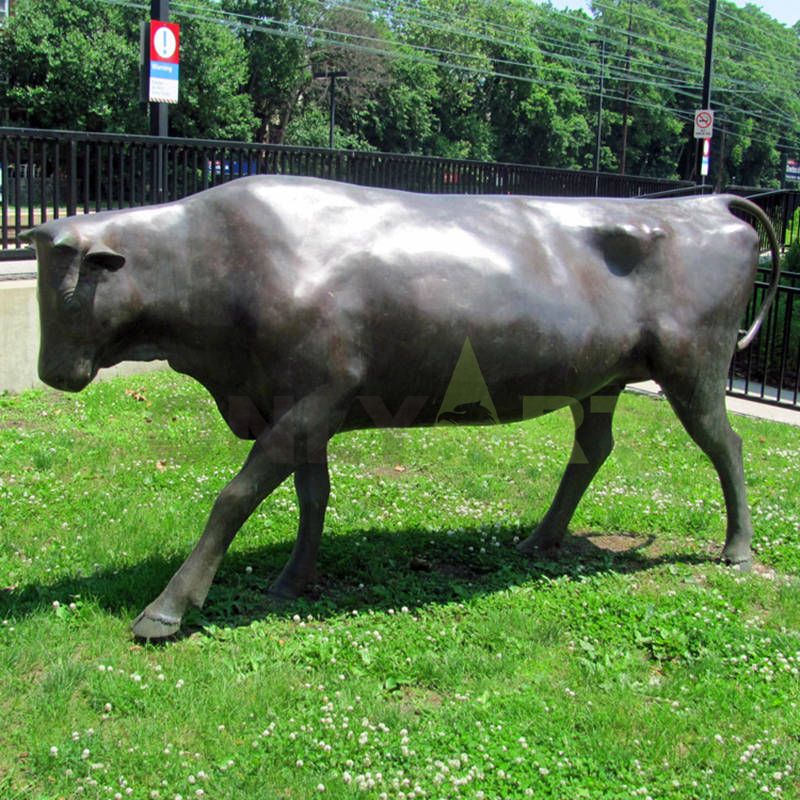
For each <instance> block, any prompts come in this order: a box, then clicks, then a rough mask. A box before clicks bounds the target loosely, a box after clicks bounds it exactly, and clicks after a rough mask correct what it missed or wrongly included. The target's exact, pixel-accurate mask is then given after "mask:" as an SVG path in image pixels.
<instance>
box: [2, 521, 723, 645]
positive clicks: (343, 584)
mask: <svg viewBox="0 0 800 800" xmlns="http://www.w3.org/2000/svg"><path fill="white" fill-rule="evenodd" d="M526 530H528V528H527V526H525V528H524V529H523V527H522V526H519V527H516V526H512V527H505V528H500V529H489V530H488V532H487V529H486V528H485V527H484V528H472V529H470V528H468V529H465V530H460V531H458V532H449V531H441V530H429V529H421V528H409V529H406V530H399V531H398V530H362V531H355V532H352V533H350V534H347V535H340V536H335V537H330V538H329V539H328V540H327V541H326V542H325V543H324V544H323V547H322V551H321V554H320V562H319V563H320V574H321V576H322V577H321V580H320V581H319V583H318V584H316V585H314V586H312V587H311V588H310V589H309V591H308V592H307V593H306V595H305V596H304V597H302V598H299V599H298V600H295V601H289V602H284V603H281V604H280V605H278V604H276V603H275V602H274V601H273V600H272V599H271V598H269V597H268V593H267V592H268V588H269V584H270V582H271V581H272V580H273V579H274V577H275V576H276V575H277V574H278V572H279V571H280V569H281V567H282V566H283V564H284V563H285V561H286V560H287V559H288V557H289V552H290V550H291V546H292V544H293V541H291V540H289V539H287V540H286V541H285V542H282V543H280V544H276V545H270V546H267V547H261V548H257V549H253V550H249V551H235V552H233V553H230V554H228V556H227V557H226V559H225V561H224V562H223V565H222V568H221V569H220V571H219V573H218V575H217V578H216V580H215V582H214V585H213V586H212V587H211V591H210V593H209V596H208V599H207V601H206V604H205V607H204V608H203V609H201V610H196V609H195V610H192V611H190V612H189V613H188V614H187V616H186V618H185V620H184V631H185V632H186V633H192V632H195V631H197V630H198V629H200V628H202V627H204V626H209V625H214V626H217V627H238V626H243V625H248V624H250V623H251V622H252V621H254V620H258V619H263V618H265V617H267V616H269V615H277V616H281V617H284V616H291V615H293V614H296V613H300V614H303V615H305V614H309V613H311V614H313V615H314V616H315V617H317V618H318V619H319V618H325V617H327V616H330V615H333V614H339V613H343V612H348V611H351V610H354V609H357V610H368V609H373V610H376V611H377V610H388V609H390V608H398V609H399V608H401V607H402V606H407V607H409V608H411V609H414V608H420V607H423V606H426V605H431V604H446V603H452V602H464V601H468V600H470V599H471V598H473V597H477V596H481V595H487V594H491V593H494V592H497V591H500V590H503V589H508V588H510V587H512V586H517V585H520V584H530V583H531V582H534V583H535V582H541V583H546V582H548V581H552V580H554V579H556V578H559V577H564V576H567V577H572V578H578V577H585V576H591V575H595V574H599V573H603V572H617V573H629V572H638V571H646V570H651V569H654V568H656V567H659V566H662V565H664V564H683V565H694V564H701V563H708V562H710V561H713V560H714V559H713V557H711V556H710V555H708V554H698V553H685V552H670V553H664V554H658V553H656V554H653V553H652V552H648V551H649V549H650V548H651V546H652V545H653V543H654V542H655V540H656V537H655V536H652V535H647V536H645V535H635V534H619V533H614V534H610V533H609V534H606V533H597V532H595V533H586V534H580V535H568V536H567V537H566V540H565V542H564V545H563V546H562V547H561V548H560V549H559V551H558V552H557V553H556V554H554V555H538V556H526V555H523V554H521V553H519V552H518V551H517V550H516V549H515V547H514V542H515V539H516V537H519V538H523V537H524V536H525V535H526V533H525V531H526ZM181 560H182V559H181V558H179V557H172V558H161V557H159V556H152V557H150V558H148V559H145V560H143V561H140V562H138V563H137V564H134V565H131V566H127V567H122V568H119V569H115V570H100V571H97V572H95V573H93V574H91V575H88V576H74V577H68V578H64V579H62V580H60V581H57V582H54V583H49V584H28V585H25V586H19V587H15V588H13V589H3V590H0V618H3V619H6V618H14V619H16V620H18V621H19V620H21V619H23V618H24V617H26V616H29V615H31V614H34V613H37V612H40V611H41V610H43V609H44V608H47V607H48V606H50V604H51V603H52V602H53V600H59V602H61V603H65V602H69V600H70V599H71V598H73V597H75V596H80V597H81V598H83V599H84V600H86V599H91V601H92V602H95V603H97V605H98V606H99V607H100V608H102V609H104V610H105V611H108V612H110V613H112V614H116V615H120V616H123V617H126V616H129V617H130V618H131V619H133V617H134V616H135V615H136V613H138V611H139V610H141V608H142V607H144V606H145V605H146V604H147V603H148V602H149V601H150V600H152V599H153V598H154V597H155V596H156V595H157V594H158V593H159V592H160V591H161V590H162V589H163V588H164V585H165V584H166V583H167V581H168V580H169V578H170V577H171V576H172V574H173V573H174V572H175V570H176V569H177V568H178V567H179V566H180V563H181ZM248 568H250V569H248Z"/></svg>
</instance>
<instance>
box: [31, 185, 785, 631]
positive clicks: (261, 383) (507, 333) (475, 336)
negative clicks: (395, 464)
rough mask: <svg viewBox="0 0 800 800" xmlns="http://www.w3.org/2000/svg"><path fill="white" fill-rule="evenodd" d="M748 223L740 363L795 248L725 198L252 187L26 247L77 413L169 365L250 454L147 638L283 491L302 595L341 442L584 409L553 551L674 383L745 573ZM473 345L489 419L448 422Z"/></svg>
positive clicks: (51, 364)
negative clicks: (787, 250) (759, 229)
mask: <svg viewBox="0 0 800 800" xmlns="http://www.w3.org/2000/svg"><path fill="white" fill-rule="evenodd" d="M732 209H733V210H738V211H743V212H746V213H747V214H749V215H751V216H753V217H756V218H757V219H759V220H760V221H761V222H762V223H763V224H764V225H765V226H766V227H767V230H768V231H769V236H770V241H771V246H772V250H773V275H772V279H771V284H770V288H769V290H768V295H767V299H766V301H765V303H764V306H763V307H762V309H761V311H760V313H759V315H758V317H757V318H756V320H755V322H754V323H753V325H752V327H751V328H750V330H749V331H748V332H747V333H746V334H745V336H744V338H743V339H742V340H741V341H740V342H739V345H740V346H745V345H746V344H747V343H749V341H750V340H751V339H752V338H753V336H754V335H755V333H756V331H757V330H758V327H759V325H760V324H761V320H762V319H763V317H764V313H765V311H766V307H767V306H768V305H769V302H770V301H771V300H772V298H773V296H774V294H775V290H776V287H777V281H778V272H779V266H778V243H777V241H776V239H775V235H774V232H773V231H772V228H771V226H770V225H769V221H768V219H767V218H766V216H765V215H764V213H763V212H762V211H761V210H760V209H758V208H757V207H756V206H754V205H753V204H752V203H750V202H748V201H745V200H742V199H739V198H735V197H730V196H711V197H702V198H684V199H673V200H611V199H592V200H588V199H552V198H536V197H516V196H513V197H512V196H463V195H447V196H442V195H438V196H437V195H422V194H411V193H406V192H398V191H388V190H380V189H371V188H362V187H357V186H350V185H343V184H338V183H332V182H327V181H321V180H315V179H310V178H290V177H251V178H243V179H240V180H236V181H233V182H231V183H228V184H225V185H222V186H219V187H216V188H213V189H209V190H207V191H205V192H201V193H200V194H196V195H193V196H191V197H187V198H185V199H183V200H180V201H177V202H174V203H167V204H164V205H161V206H156V207H149V208H140V209H131V210H125V211H111V212H106V213H101V214H96V215H92V216H83V217H69V218H65V219H59V220H56V221H52V222H47V223H45V224H43V225H41V226H39V227H37V228H34V229H33V230H31V231H28V232H27V233H26V234H24V237H25V238H26V239H27V240H28V241H32V242H33V243H35V246H36V252H37V258H38V269H39V305H40V314H41V330H42V341H41V352H40V358H39V374H40V376H41V378H42V380H43V381H45V382H46V383H48V384H50V385H51V386H54V387H56V388H59V389H65V390H69V391H78V390H80V389H82V388H83V387H85V386H86V385H87V384H88V383H89V382H90V381H91V380H92V379H93V378H94V376H95V375H96V373H97V371H98V369H99V368H100V367H107V366H111V365H113V364H116V363H118V362H120V361H123V360H151V359H166V360H167V361H168V362H169V364H170V366H171V367H172V368H173V369H175V370H178V371H179V372H183V373H187V374H188V375H191V376H192V377H194V378H195V379H196V380H198V381H199V382H200V383H202V384H203V385H204V386H205V387H206V388H207V389H208V391H209V392H210V393H211V394H212V395H213V397H214V399H215V400H216V403H217V405H218V407H219V410H220V412H221V413H222V415H223V417H224V418H225V420H226V422H227V423H228V425H229V426H230V428H231V430H232V431H233V432H234V433H235V434H236V435H237V436H240V437H242V438H248V439H253V440H255V444H254V446H253V449H252V451H251V453H250V455H249V457H248V458H247V461H246V462H245V464H244V466H243V467H242V469H241V471H240V472H239V474H238V475H237V476H236V477H235V478H234V479H233V480H232V481H231V482H230V483H229V484H228V485H227V486H226V487H225V488H224V489H223V490H222V492H221V493H220V495H219V497H218V498H217V500H216V502H215V503H214V506H213V509H212V511H211V515H210V518H209V520H208V522H207V524H206V527H205V530H204V532H203V535H202V537H201V538H200V540H199V542H198V544H197V546H196V547H195V549H194V550H193V551H192V553H191V554H190V555H189V557H188V558H187V559H186V561H185V562H184V563H183V565H182V566H181V567H180V568H179V569H178V571H177V572H176V573H175V575H174V576H173V577H172V579H171V580H170V581H169V583H168V585H167V586H166V588H165V589H164V591H163V592H162V593H161V594H160V595H159V597H157V598H156V599H155V600H154V601H153V602H152V603H150V604H149V605H148V606H147V608H146V609H145V610H144V611H143V612H142V613H141V614H140V616H139V617H138V618H137V619H136V621H135V622H134V625H133V631H134V633H135V634H136V635H137V636H140V637H143V638H147V639H157V638H162V637H166V636H169V635H171V634H174V633H175V632H176V631H177V630H178V628H179V626H180V623H181V618H182V616H183V614H184V612H185V611H186V610H187V608H188V607H189V606H190V605H196V606H200V605H202V603H203V602H204V601H205V598H206V595H207V593H208V590H209V587H210V585H211V582H212V580H213V578H214V575H215V573H216V571H217V568H218V567H219V565H220V562H221V561H222V558H223V556H224V554H225V552H226V549H227V548H228V545H229V544H230V542H231V540H232V539H233V537H234V535H235V534H236V532H237V531H238V530H239V528H240V527H241V525H242V524H243V523H244V521H245V520H246V519H247V518H248V516H249V515H250V514H251V513H252V512H253V510H254V509H255V508H256V507H257V506H258V504H259V503H260V502H261V501H262V500H263V499H264V498H265V497H266V496H267V495H268V494H269V493H270V492H272V491H273V489H275V488H276V487H277V486H278V485H279V484H280V483H281V482H282V481H284V480H285V479H286V478H287V477H288V476H290V475H294V481H295V487H296V490H297V498H298V503H299V511H300V515H299V516H300V520H299V530H298V535H297V540H296V543H295V546H294V550H293V552H292V555H291V558H290V559H289V562H288V563H287V564H286V566H285V567H284V569H283V571H282V572H281V574H280V575H279V576H278V578H277V579H276V580H275V582H274V583H273V585H272V587H271V591H272V592H274V593H275V594H276V595H278V596H283V597H294V596H297V595H298V594H299V593H300V592H301V591H302V590H303V588H304V587H305V586H306V585H307V583H308V582H309V580H311V579H312V578H313V576H314V574H315V566H316V559H317V551H318V547H319V541H320V536H321V533H322V528H323V519H324V515H325V509H326V504H327V500H328V494H329V478H328V468H327V442H328V440H329V439H330V438H331V436H333V434H335V433H337V432H341V431H347V430H352V429H356V428H363V427H373V426H386V425H395V426H410V425H414V426H418V425H432V424H435V423H436V421H437V419H439V418H440V417H441V420H440V421H444V420H457V419H458V418H459V415H462V416H463V418H464V419H465V420H466V421H473V422H486V421H490V420H496V421H500V422H506V421H514V420H519V419H522V418H523V417H527V416H535V415H536V414H541V413H545V412H547V411H551V410H554V409H555V408H557V407H559V406H564V405H568V404H569V405H572V406H573V411H574V413H575V421H576V432H575V444H574V450H573V458H571V459H570V463H569V465H568V466H567V468H566V471H565V473H564V476H563V478H562V480H561V484H560V486H559V488H558V491H557V493H556V496H555V499H554V500H553V503H552V505H551V507H550V509H549V511H548V512H547V514H546V515H545V517H544V519H542V521H541V522H540V524H539V526H538V527H537V529H536V531H535V532H534V533H533V534H532V535H531V536H530V537H529V538H527V539H526V540H525V541H523V542H522V543H521V544H520V548H521V549H522V550H523V551H526V552H528V551H532V550H534V549H537V548H550V547H554V546H557V545H558V544H559V542H560V541H561V540H562V537H563V536H564V534H565V532H566V529H567V525H568V523H569V521H570V519H571V517H572V515H573V512H574V510H575V508H576V506H577V504H578V502H579V500H580V498H581V496H582V495H583V493H584V491H585V490H586V488H587V487H588V485H589V483H590V481H591V479H592V477H593V476H594V475H595V473H596V472H597V470H598V469H599V467H600V465H601V464H602V463H603V461H604V460H605V459H606V458H607V456H608V455H609V453H610V452H611V449H612V446H613V440H612V432H611V421H612V415H613V411H614V406H615V403H616V400H617V398H618V396H619V393H620V392H621V391H622V389H623V387H624V386H625V385H626V384H627V383H630V382H633V381H641V380H645V379H654V380H656V381H658V383H659V384H660V385H661V386H662V388H663V390H664V393H665V394H666V396H667V398H668V399H669V401H670V402H671V404H672V406H673V407H674V409H675V411H676V413H677V415H678V417H679V418H680V420H681V422H682V423H683V424H684V426H685V427H686V429H687V431H688V432H689V434H690V435H691V437H692V438H693V439H694V440H695V442H696V443H697V444H698V445H699V446H700V447H701V448H702V449H703V451H704V452H705V453H706V454H707V455H708V457H709V458H710V459H711V461H712V462H713V464H714V466H715V467H716V470H717V472H718V474H719V478H720V482H721V484H722V489H723V492H724V496H725V504H726V509H727V517H728V522H727V536H726V541H725V546H724V549H723V551H722V557H723V559H724V560H725V561H727V562H729V563H732V564H738V565H744V566H746V565H748V564H749V563H750V561H751V550H750V541H751V537H752V533H753V531H752V524H751V520H750V514H749V510H748V506H747V500H746V496H745V482H744V472H743V466H742V455H741V441H740V439H739V437H738V436H737V435H736V434H735V433H734V432H733V430H732V429H731V427H730V425H729V423H728V418H727V414H726V410H725V400H724V393H725V389H724V385H725V376H726V372H727V368H728V364H729V362H730V359H731V356H732V354H733V352H734V349H735V348H736V346H737V337H738V335H739V323H740V320H741V318H742V315H743V312H744V309H745V307H746V304H747V301H748V298H749V296H750V293H751V290H752V286H753V280H754V276H755V269H756V265H757V257H758V238H757V236H756V233H755V231H754V230H753V228H752V227H751V225H750V224H748V223H747V222H745V221H742V220H741V219H739V218H737V217H736V216H734V215H733V214H732V213H731V210H732ZM466 342H469V344H470V346H471V348H472V350H473V352H474V355H475V358H477V360H478V361H479V363H480V368H481V372H482V376H483V379H484V380H485V385H486V387H487V389H488V392H489V394H490V396H491V403H492V405H493V408H491V409H487V408H486V407H485V404H484V405H481V404H480V403H479V402H477V401H478V398H469V397H467V398H462V399H463V401H464V402H462V403H461V404H460V405H459V406H457V407H455V408H451V409H443V398H444V396H445V394H446V392H447V388H448V385H449V382H450V379H451V376H452V375H453V372H454V367H455V364H456V362H457V360H458V359H459V356H460V354H461V353H462V352H463V351H464V349H465V347H466V344H465V343H466ZM531 398H534V402H530V399H531ZM542 398H545V401H544V402H542ZM468 401H475V402H468ZM474 412H477V414H475V413H474Z"/></svg>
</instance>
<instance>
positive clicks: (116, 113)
mask: <svg viewBox="0 0 800 800" xmlns="http://www.w3.org/2000/svg"><path fill="white" fill-rule="evenodd" d="M705 13H706V6H705V4H704V3H699V2H698V1H697V0H594V2H593V3H592V11H591V16H590V15H587V14H586V13H585V12H584V11H561V10H557V9H555V8H553V7H552V6H551V5H549V4H544V5H537V4H533V3H530V2H526V0H511V2H506V3H488V2H485V0H419V2H414V3H407V2H399V0H370V1H369V2H365V3H361V2H359V3H353V2H338V1H337V2H331V3H320V2H318V0H197V2H193V3H192V4H191V7H189V6H184V5H183V4H180V3H178V4H176V5H174V6H173V8H172V16H173V18H175V19H176V20H177V21H178V22H180V23H181V24H182V26H183V32H182V59H183V63H182V67H181V76H182V85H181V100H180V103H179V104H178V105H177V107H175V108H173V109H172V112H171V119H172V126H171V131H172V133H174V134H177V135H184V136H208V137H222V138H238V139H244V140H255V141H265V142H278V143H280V142H284V143H289V144H310V143H314V144H320V145H322V144H326V143H327V137H326V136H323V135H322V125H321V121H322V119H323V118H325V117H327V114H328V96H327V82H326V81H324V80H315V79H314V77H313V75H314V73H315V72H327V71H330V70H336V71H344V72H346V73H347V77H346V79H342V80H340V81H338V83H337V127H338V128H339V132H338V133H337V141H338V142H341V144H342V146H344V147H360V148H362V147H363V148H364V149H377V150H384V151H390V152H410V153H425V154H431V155H439V156H450V157H458V158H473V159H487V160H497V161H515V162H523V163H533V164H541V165H546V166H557V167H572V168H591V167H593V166H594V162H595V149H596V138H597V124H598V123H597V110H598V106H599V101H600V98H599V95H600V93H601V90H600V85H599V84H600V78H601V60H602V62H603V64H602V66H603V69H602V78H603V89H602V97H603V115H602V124H601V131H600V133H601V137H600V139H601V143H600V144H601V147H600V167H601V169H603V170H606V171H624V172H626V173H628V174H638V175H650V176H659V177H682V178H691V177H694V173H695V169H696V154H697V147H698V145H697V142H696V141H695V140H694V139H693V137H692V130H691V127H692V117H693V114H694V111H695V110H696V109H697V107H698V105H699V102H700V87H701V84H702V72H703V56H704V42H705V24H706V20H705ZM144 18H145V13H144V9H134V8H133V7H132V6H131V7H129V6H128V5H126V4H116V3H109V2H100V0H77V2H67V0H54V2H53V3H51V4H43V3H38V2H34V0H19V1H18V2H17V3H16V4H15V5H14V14H12V16H11V17H10V18H9V20H8V22H7V24H6V25H5V28H4V29H3V31H2V33H0V44H1V45H2V46H1V47H0V63H1V64H2V67H3V69H4V72H5V74H6V75H8V76H10V79H9V82H8V84H7V85H6V86H5V87H2V88H0V92H2V93H3V99H4V103H5V106H6V107H7V108H8V110H9V116H10V120H11V122H12V123H13V124H27V125H31V126H36V127H63V128H78V129H89V130H119V131H129V132H137V131H142V130H144V129H146V119H145V116H144V114H143V112H142V111H141V110H140V109H139V107H138V104H137V100H136V96H137V83H138V66H137V51H138V27H139V22H140V20H143V19H144ZM601 43H602V44H601ZM601 49H602V50H604V55H603V56H601ZM799 61H800V37H798V36H797V33H796V31H794V30H791V29H789V28H787V27H786V26H783V25H780V24H779V23H777V22H776V21H775V20H773V19H771V18H770V17H769V16H767V15H766V14H765V13H763V12H762V11H760V10H759V9H758V8H757V7H756V6H755V5H753V4H750V5H748V6H747V7H745V8H739V7H737V6H735V5H733V4H732V3H729V2H721V3H720V5H719V10H718V21H717V36H716V44H715V61H714V78H713V84H712V106H713V107H714V108H715V109H716V113H717V117H716V119H717V123H716V130H717V134H716V135H715V137H714V140H713V142H712V156H711V165H712V178H713V180H714V183H715V184H716V185H717V186H722V185H724V184H728V183H735V184H740V185H759V186H771V185H778V183H779V181H780V178H781V176H780V174H779V173H780V151H781V150H782V151H785V152H788V153H790V154H793V155H797V153H795V152H794V150H796V143H797V141H798V137H800V95H798V93H797V88H796V86H797V70H796V64H797V63H798V62H799Z"/></svg>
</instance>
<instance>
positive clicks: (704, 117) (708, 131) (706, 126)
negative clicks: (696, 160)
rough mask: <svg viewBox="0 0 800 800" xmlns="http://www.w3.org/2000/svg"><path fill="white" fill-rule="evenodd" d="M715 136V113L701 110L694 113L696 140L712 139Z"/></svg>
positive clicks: (709, 110)
mask: <svg viewBox="0 0 800 800" xmlns="http://www.w3.org/2000/svg"><path fill="white" fill-rule="evenodd" d="M713 135H714V112H713V111H712V110H711V109H710V108H701V109H700V110H699V111H695V112H694V138H695V139H710V138H711V137H712V136H713Z"/></svg>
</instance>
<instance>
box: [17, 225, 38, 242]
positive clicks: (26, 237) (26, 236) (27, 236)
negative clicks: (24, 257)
mask: <svg viewBox="0 0 800 800" xmlns="http://www.w3.org/2000/svg"><path fill="white" fill-rule="evenodd" d="M38 232H39V229H38V228H29V229H28V230H27V231H22V232H21V233H18V234H17V241H19V242H25V244H33V237H34V236H35V235H36V234H37V233H38Z"/></svg>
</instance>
